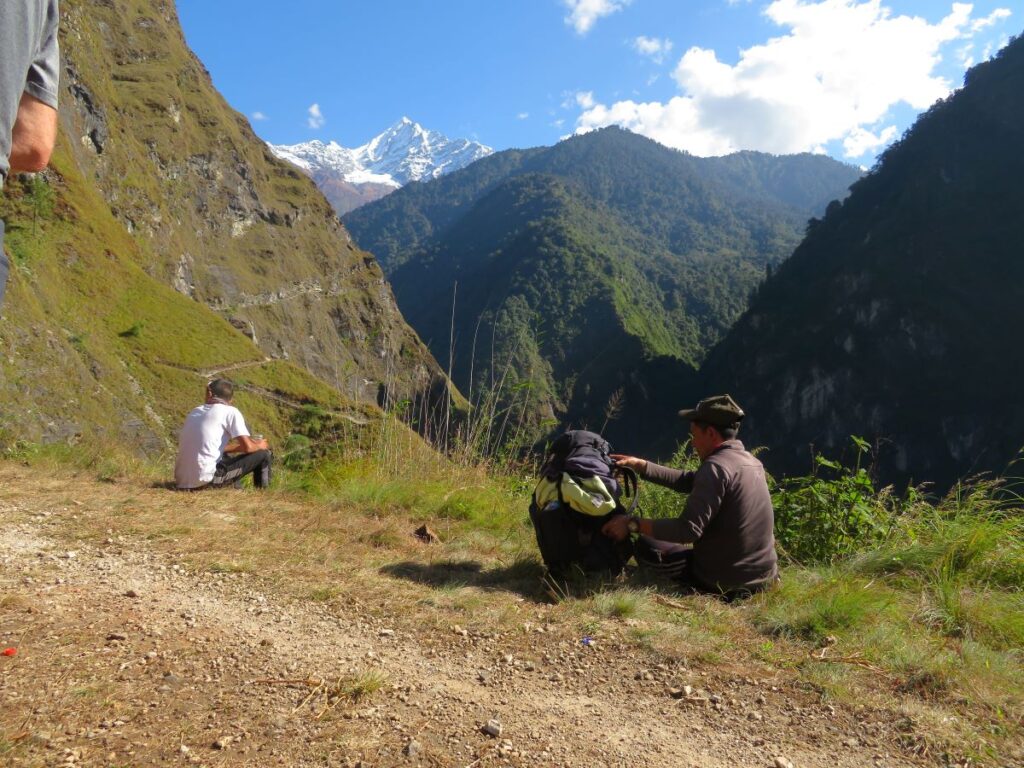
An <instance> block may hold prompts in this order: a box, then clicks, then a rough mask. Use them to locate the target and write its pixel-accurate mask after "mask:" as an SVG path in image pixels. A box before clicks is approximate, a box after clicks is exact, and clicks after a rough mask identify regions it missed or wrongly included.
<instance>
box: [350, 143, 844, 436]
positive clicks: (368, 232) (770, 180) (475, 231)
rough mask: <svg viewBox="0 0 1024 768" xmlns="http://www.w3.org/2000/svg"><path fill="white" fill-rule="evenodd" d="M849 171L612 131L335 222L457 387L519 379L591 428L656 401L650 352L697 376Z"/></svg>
mask: <svg viewBox="0 0 1024 768" xmlns="http://www.w3.org/2000/svg"><path fill="white" fill-rule="evenodd" d="M858 175H859V172H858V171H857V170H856V169H853V168H851V167H849V166H844V165H842V164H841V163H837V162H835V161H834V160H831V159H828V158H823V157H814V156H810V155H806V156H796V157H772V156H769V155H762V154H758V153H752V152H747V153H741V154H739V155H734V156H732V157H728V158H696V157H692V156H690V155H686V154H684V153H680V152H676V151H674V150H670V149H667V148H665V147H663V146H661V145H659V144H657V143H655V142H653V141H650V140H649V139H646V138H643V137H640V136H637V135H635V134H632V133H629V132H627V131H623V130H621V129H618V128H611V129H605V130H602V131H597V132H594V133H590V134H586V135H583V136H577V137H574V138H572V139H569V140H566V141H563V142H561V143H560V144H558V145H556V146H554V147H546V148H540V149H531V150H526V151H518V150H512V151H508V152H501V153H498V154H495V155H493V156H491V157H488V158H484V159H483V160H479V161H477V162H476V163H474V164H472V165H471V166H469V167H468V168H465V169H463V170H461V171H458V172H455V173H452V174H450V175H449V176H446V177H443V178H440V179H437V180H434V181H432V182H430V183H426V184H411V185H409V186H407V187H405V188H404V189H402V190H399V191H398V192H396V193H394V194H392V195H390V196H389V197H387V198H385V199H384V200H381V201H377V202H375V203H372V204H370V205H367V206H364V207H363V208H360V209H359V210H357V211H354V212H352V213H351V214H349V215H348V216H346V217H345V219H344V220H345V222H346V225H347V226H348V227H349V228H350V230H351V231H352V232H353V236H354V237H355V238H356V239H357V241H358V242H359V243H360V245H361V246H363V247H365V248H367V249H369V250H371V251H372V252H374V253H375V254H376V255H377V256H378V258H380V260H381V263H382V264H383V265H384V266H385V269H386V270H387V271H388V273H389V275H390V277H391V279H392V284H393V286H394V289H395V293H396V296H397V297H398V300H399V305H400V306H401V307H402V311H403V313H405V315H406V317H407V318H408V319H409V322H410V323H411V324H412V325H413V327H414V328H416V330H417V331H418V332H419V334H420V336H421V337H422V338H423V339H424V340H425V341H426V342H427V343H428V345H429V346H430V348H431V350H432V351H433V353H434V355H435V356H436V357H437V359H439V360H442V361H444V360H447V359H448V358H449V354H450V348H449V343H450V340H451V339H454V341H455V345H454V353H453V354H452V359H453V375H454V379H455V382H456V383H457V384H458V385H459V386H460V388H462V389H463V390H464V391H469V390H471V389H472V390H473V391H474V392H477V393H481V392H485V391H488V390H491V389H493V387H494V386H495V383H496V382H499V381H500V382H504V385H505V390H506V391H505V393H504V394H505V395H507V394H508V391H509V384H510V383H511V384H513V385H522V386H523V387H529V395H530V398H532V402H531V405H530V408H531V409H532V410H533V411H534V412H535V413H538V414H542V415H544V416H546V417H553V418H556V419H559V420H561V421H562V422H572V423H587V424H589V425H590V426H599V425H600V422H601V421H603V418H604V417H603V415H602V411H603V410H604V406H605V405H606V404H607V403H608V401H609V399H613V400H622V398H623V397H625V400H624V401H623V403H622V408H620V410H622V411H623V413H626V412H631V416H630V420H631V419H632V418H633V414H638V413H640V412H641V411H645V410H646V409H647V407H648V406H649V405H650V403H651V399H652V398H657V397H660V396H661V394H662V393H661V392H660V391H658V392H655V391H654V387H653V381H651V380H649V379H648V377H647V375H646V374H644V373H643V370H644V369H645V368H647V367H648V366H649V365H651V364H652V363H653V361H655V360H658V359H660V358H665V361H664V362H662V363H658V364H657V365H656V367H657V368H659V369H661V368H665V367H666V366H667V367H669V368H672V369H674V370H676V371H677V375H678V376H679V377H686V376H688V375H689V374H690V373H692V371H693V368H694V367H695V366H696V365H698V364H699V363H700V361H701V360H702V359H703V356H704V354H705V352H706V350H707V349H708V348H709V347H710V346H711V345H712V344H713V343H714V342H715V341H717V340H718V339H719V338H720V337H721V336H722V335H723V333H724V332H725V331H726V330H727V329H728V328H729V326H730V325H731V324H732V322H733V321H734V320H735V319H736V318H737V317H738V316H739V315H740V313H741V312H742V311H743V310H744V308H745V307H746V301H747V297H748V294H749V292H750V291H751V290H752V289H753V288H754V287H755V286H756V285H757V284H758V283H759V282H760V281H761V280H762V279H763V277H764V274H765V271H766V269H767V268H768V267H769V265H774V264H777V263H779V262H781V261H782V260H783V259H784V258H786V256H788V255H789V253H790V252H791V250H792V248H793V247H795V245H796V243H797V242H798V239H799V236H800V232H802V230H803V227H804V225H805V223H806V220H807V218H808V216H809V215H810V214H811V212H812V211H815V210H817V211H818V212H820V210H821V209H823V208H824V206H825V204H826V203H827V202H828V201H829V200H832V199H834V198H836V197H842V196H843V195H844V194H845V191H846V188H847V187H848V186H849V184H850V183H851V182H852V181H854V180H855V179H856V178H857V177H858ZM453 299H454V302H453ZM453 304H454V311H453ZM453 318H454V323H453ZM620 390H621V393H620ZM515 391H517V392H519V393H520V394H522V392H523V390H522V389H518V390H515ZM616 393H620V394H616ZM659 418H660V417H659ZM624 421H626V419H624ZM611 429H612V432H613V433H615V432H616V431H617V429H618V427H617V426H616V425H613V426H612V428H611Z"/></svg>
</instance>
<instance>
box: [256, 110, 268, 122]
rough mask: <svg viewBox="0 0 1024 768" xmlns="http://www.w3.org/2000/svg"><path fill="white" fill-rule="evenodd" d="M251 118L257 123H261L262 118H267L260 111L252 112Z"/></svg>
mask: <svg viewBox="0 0 1024 768" xmlns="http://www.w3.org/2000/svg"><path fill="white" fill-rule="evenodd" d="M252 119H253V120H255V121H256V122H257V123H262V122H263V121H264V120H268V119H269V118H268V117H267V116H266V115H265V114H263V113H262V112H253V113H252Z"/></svg>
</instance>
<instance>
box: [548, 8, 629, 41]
mask: <svg viewBox="0 0 1024 768" xmlns="http://www.w3.org/2000/svg"><path fill="white" fill-rule="evenodd" d="M630 2H631V0H563V3H564V4H565V7H566V8H568V9H569V15H568V16H566V17H565V23H566V24H569V25H570V26H571V27H572V28H573V29H575V30H576V34H578V35H585V34H587V32H589V31H590V28H591V27H593V26H594V23H595V22H596V21H597V20H598V19H599V18H601V17H602V16H608V15H610V14H613V13H615V12H616V11H621V10H622V9H623V8H625V7H626V6H627V5H629V3H630Z"/></svg>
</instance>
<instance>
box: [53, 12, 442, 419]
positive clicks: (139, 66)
mask: <svg viewBox="0 0 1024 768" xmlns="http://www.w3.org/2000/svg"><path fill="white" fill-rule="evenodd" d="M62 21H63V24H64V36H63V37H64V40H65V47H64V55H65V72H66V80H65V86H64V92H65V94H66V95H67V98H66V99H65V102H64V104H65V108H64V111H63V120H62V123H63V126H64V127H65V129H66V130H67V132H68V134H69V136H70V137H71V139H72V141H71V145H72V147H73V151H74V156H75V160H76V163H77V164H78V165H79V166H80V167H81V168H83V169H84V170H85V171H86V172H87V174H88V175H89V176H90V177H91V178H92V179H93V180H94V182H95V183H96V185H97V186H98V188H99V189H100V191H101V192H102V194H103V196H104V198H105V199H106V201H107V203H108V204H109V206H110V208H111V211H112V212H113V214H114V216H115V217H116V218H117V219H118V220H119V221H121V222H122V224H123V225H124V226H125V227H126V228H127V230H128V231H129V232H130V233H132V234H133V235H134V237H135V239H136V240H137V241H138V242H139V244H140V246H141V247H142V249H143V251H144V252H145V269H146V271H147V272H148V273H149V274H151V275H153V276H154V277H156V278H158V279H159V280H161V281H163V282H165V283H167V284H169V285H172V286H173V287H174V288H175V289H176V290H178V291H179V292H180V293H182V294H184V295H186V296H189V297H190V298H193V299H195V300H196V301H197V302H200V303H202V304H205V305H206V306H208V307H210V308H212V309H214V310H215V311H216V312H218V313H219V314H221V315H222V316H223V317H224V318H225V319H227V320H228V321H229V322H230V323H231V324H232V325H235V326H236V327H238V328H240V329H242V330H243V331H244V332H245V333H246V335H248V336H249V337H250V338H252V339H253V341H254V342H255V343H256V344H257V345H258V346H259V348H260V349H261V350H262V351H263V353H264V354H265V355H267V356H269V357H272V358H283V359H291V360H294V361H296V362H298V363H299V364H300V365H302V366H304V367H306V368H307V369H309V370H310V371H311V372H313V373H314V374H316V375H317V376H320V377H321V378H323V379H324V380H325V381H327V382H329V383H331V384H333V385H334V386H336V387H337V388H338V389H339V390H341V391H342V392H343V393H345V394H346V395H349V396H351V397H353V398H355V399H359V400H370V401H373V400H375V399H376V398H377V397H378V390H379V389H380V387H381V384H382V382H385V381H386V380H388V379H391V380H394V381H395V383H396V385H397V387H398V388H399V389H405V390H409V391H411V390H412V389H416V388H422V387H424V386H426V385H428V384H429V382H430V380H431V378H432V377H435V376H437V375H438V372H439V371H438V368H437V366H436V365H435V364H434V362H433V360H432V359H431V357H430V354H429V353H428V352H427V351H426V349H425V348H424V347H423V346H422V345H421V344H420V343H419V341H418V339H417V338H416V336H415V334H414V333H412V332H411V331H410V330H409V328H408V327H407V326H406V325H405V322H404V321H403V319H402V317H401V314H400V313H399V311H398V310H397V308H396V305H395V302H394V298H393V296H392V294H391V290H390V288H389V287H388V285H387V283H386V281H385V279H384V276H383V274H382V273H381V271H380V269H379V267H378V266H377V264H376V262H375V261H374V260H373V258H372V257H371V256H370V255H368V254H366V253H364V252H362V251H360V250H359V249H357V248H356V247H355V246H354V245H353V244H352V242H351V241H350V239H349V237H348V234H347V233H346V232H345V230H344V228H343V227H342V226H341V225H340V224H339V223H338V221H337V220H336V218H335V216H334V212H333V211H332V209H331V207H330V205H329V204H328V203H327V201H326V200H325V199H324V198H323V196H322V195H321V194H319V193H318V192H317V190H316V188H315V186H314V185H313V183H312V182H310V181H308V180H307V179H306V178H305V177H304V176H303V175H302V174H301V173H299V172H298V171H297V170H296V169H294V168H292V167H291V166H289V165H288V164H286V163H283V162H281V161H279V160H277V159H276V158H274V157H273V155H272V154H271V152H270V150H269V149H268V148H267V147H266V146H265V145H264V144H263V142H262V141H260V140H259V139H258V138H257V137H256V135H255V134H254V133H253V131H252V129H251V128H250V126H249V124H248V122H247V121H246V120H245V118H244V117H242V116H241V115H239V114H238V113H236V112H235V111H233V110H232V109H231V108H230V107H229V106H228V105H227V104H226V103H225V102H224V100H223V99H222V98H221V96H220V95H219V94H218V93H217V92H216V90H215V89H214V88H213V86H212V84H211V82H210V77H209V75H208V73H207V72H206V71H205V70H204V69H203V67H202V65H201V64H200V63H199V61H198V60H197V59H196V58H195V57H194V56H193V55H192V54H191V52H190V51H189V50H188V48H187V47H186V45H185V42H184V39H183V37H182V33H181V30H180V27H179V25H178V20H177V17H176V15H175V11H174V6H173V3H171V2H161V1H160V0H152V1H151V2H138V1H136V2H129V1H128V0H117V1H116V2H114V1H110V2H101V3H94V2H90V3H86V2H73V1H72V0H69V2H66V3H64V5H63V18H62Z"/></svg>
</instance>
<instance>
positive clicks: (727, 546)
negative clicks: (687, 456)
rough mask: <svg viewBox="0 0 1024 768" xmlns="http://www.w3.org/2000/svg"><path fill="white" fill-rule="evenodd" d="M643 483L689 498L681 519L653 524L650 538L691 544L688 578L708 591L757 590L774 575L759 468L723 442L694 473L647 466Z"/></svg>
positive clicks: (768, 510) (770, 516) (770, 522)
mask: <svg viewBox="0 0 1024 768" xmlns="http://www.w3.org/2000/svg"><path fill="white" fill-rule="evenodd" d="M643 475H644V478H645V479H647V480H650V481H651V482H654V483H657V484H658V485H664V486H666V487H668V488H672V489H674V490H676V491H679V492H680V493H688V494H689V497H688V498H687V500H686V507H685V509H684V510H683V514H682V515H680V516H679V517H678V518H676V519H674V520H672V519H667V520H653V521H652V525H653V537H654V538H656V539H661V540H663V541H675V542H679V543H681V544H689V543H692V544H693V555H692V559H691V561H690V563H691V569H692V574H693V576H695V577H696V578H697V579H698V580H699V581H701V582H702V583H703V584H704V585H705V586H707V587H708V588H711V589H719V590H723V591H728V590H732V589H736V588H738V587H753V586H760V585H762V584H764V583H765V582H767V581H770V580H772V579H774V578H775V577H776V575H777V574H778V561H777V558H776V556H775V535H774V526H775V514H774V511H773V510H772V499H771V494H770V493H769V492H768V483H767V481H766V480H765V475H764V467H763V466H762V465H761V462H760V461H758V460H757V459H756V458H755V457H754V456H753V455H751V454H750V453H749V452H748V451H747V450H746V449H745V448H744V447H743V443H741V442H740V441H739V440H726V441H725V442H724V443H722V445H721V446H719V447H718V449H717V450H716V451H715V452H714V453H712V454H711V455H710V456H708V457H707V458H706V459H705V460H704V462H703V463H702V464H701V465H700V467H699V468H698V469H697V471H696V472H683V471H681V470H678V469H670V468H668V467H662V466H660V465H658V464H653V463H651V462H648V463H647V469H646V470H644V473H643Z"/></svg>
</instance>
